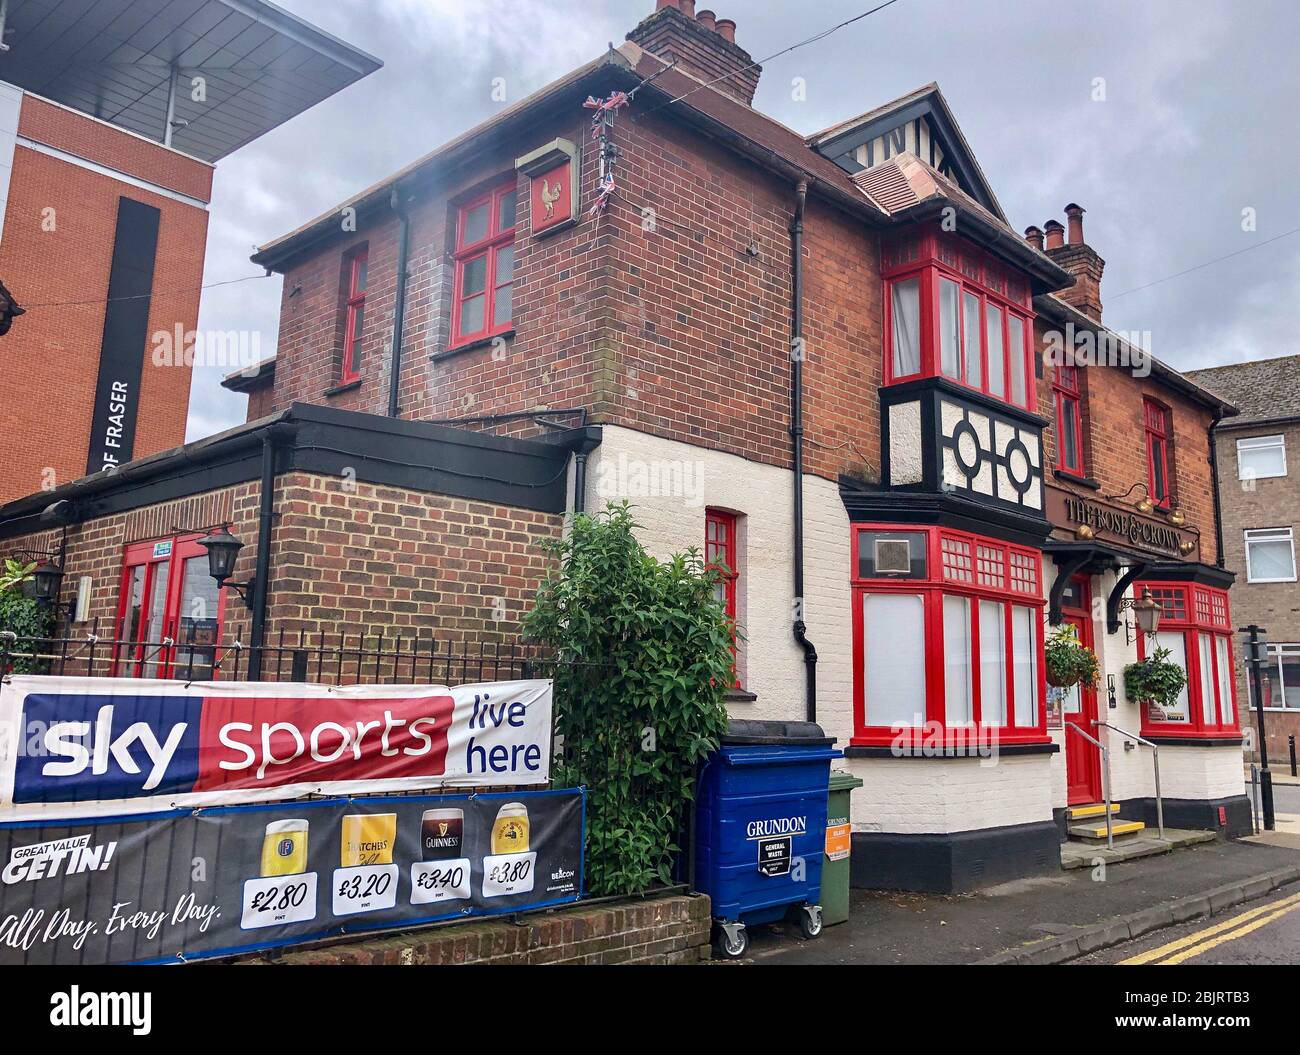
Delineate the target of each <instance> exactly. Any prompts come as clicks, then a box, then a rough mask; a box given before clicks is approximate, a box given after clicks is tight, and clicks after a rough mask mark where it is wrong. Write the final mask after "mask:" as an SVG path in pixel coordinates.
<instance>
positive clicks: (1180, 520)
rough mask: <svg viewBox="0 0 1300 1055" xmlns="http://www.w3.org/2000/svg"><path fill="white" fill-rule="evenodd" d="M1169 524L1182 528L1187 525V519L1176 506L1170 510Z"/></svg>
mask: <svg viewBox="0 0 1300 1055" xmlns="http://www.w3.org/2000/svg"><path fill="white" fill-rule="evenodd" d="M1169 523H1171V524H1173V525H1174V527H1182V526H1183V525H1184V524H1186V523H1187V517H1186V516H1185V515H1184V514H1183V511H1182V510H1181V509H1179V508H1178V507H1177V506H1174V507H1173V508H1172V509H1171V510H1169Z"/></svg>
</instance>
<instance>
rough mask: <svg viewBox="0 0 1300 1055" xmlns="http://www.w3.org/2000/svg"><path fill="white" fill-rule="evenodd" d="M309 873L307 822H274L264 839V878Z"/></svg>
mask: <svg viewBox="0 0 1300 1055" xmlns="http://www.w3.org/2000/svg"><path fill="white" fill-rule="evenodd" d="M305 871H307V822H306V821H304V820H287V821H272V822H271V823H270V824H268V825H267V826H266V835H264V836H263V837H262V876H263V877H266V876H291V875H298V874H299V873H300V872H305Z"/></svg>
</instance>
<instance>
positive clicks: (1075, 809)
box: [1065, 802, 1119, 821]
mask: <svg viewBox="0 0 1300 1055" xmlns="http://www.w3.org/2000/svg"><path fill="white" fill-rule="evenodd" d="M1110 812H1111V813H1112V814H1114V813H1118V812H1119V803H1118V802H1112V803H1111V804H1110ZM1065 815H1066V817H1068V818H1069V819H1070V820H1072V821H1081V820H1085V819H1086V818H1088V817H1105V816H1106V804H1105V803H1104V802H1094V803H1093V804H1092V805H1090V806H1071V807H1069V808H1068V809H1067V810H1066V811H1065Z"/></svg>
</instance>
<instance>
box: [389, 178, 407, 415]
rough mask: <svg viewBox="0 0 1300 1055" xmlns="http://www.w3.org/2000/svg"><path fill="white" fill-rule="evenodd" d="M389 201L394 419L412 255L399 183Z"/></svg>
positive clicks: (391, 391) (392, 412) (390, 400)
mask: <svg viewBox="0 0 1300 1055" xmlns="http://www.w3.org/2000/svg"><path fill="white" fill-rule="evenodd" d="M388 204H389V206H390V208H392V210H393V212H394V213H395V214H396V216H397V219H398V222H399V227H398V231H397V294H396V296H395V297H394V298H393V356H392V363H391V365H390V367H389V371H388V416H389V417H390V418H395V417H397V416H398V413H397V397H398V393H399V392H400V390H401V379H402V332H403V329H404V324H405V322H406V270H407V265H408V263H409V259H410V255H411V217H410V215H409V214H408V213H407V211H406V209H405V208H404V207H403V205H402V202H401V192H400V189H399V187H398V186H396V185H395V186H394V187H393V192H392V194H391V195H390V196H389V200H388Z"/></svg>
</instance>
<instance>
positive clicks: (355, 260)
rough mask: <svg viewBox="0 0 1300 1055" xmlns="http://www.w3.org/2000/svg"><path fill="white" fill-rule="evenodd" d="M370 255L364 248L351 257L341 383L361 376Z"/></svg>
mask: <svg viewBox="0 0 1300 1055" xmlns="http://www.w3.org/2000/svg"><path fill="white" fill-rule="evenodd" d="M369 260H370V255H369V253H368V252H367V251H366V250H365V249H362V250H360V251H358V252H356V253H353V254H352V255H351V256H350V257H348V258H347V263H346V265H345V266H346V268H347V283H348V292H347V310H346V312H345V314H344V321H343V367H342V369H341V370H340V372H339V383H340V384H344V385H346V384H348V383H349V382H350V381H356V380H358V379H359V378H360V377H361V335H362V333H363V332H365V327H366V276H367V272H368V270H369Z"/></svg>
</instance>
